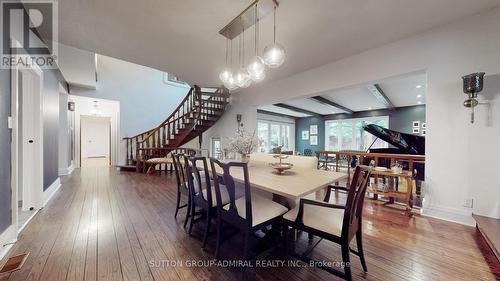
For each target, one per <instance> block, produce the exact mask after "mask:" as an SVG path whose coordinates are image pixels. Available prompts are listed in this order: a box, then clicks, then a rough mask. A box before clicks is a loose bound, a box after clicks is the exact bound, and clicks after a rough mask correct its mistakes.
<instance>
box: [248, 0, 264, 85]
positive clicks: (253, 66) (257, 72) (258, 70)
mask: <svg viewBox="0 0 500 281" xmlns="http://www.w3.org/2000/svg"><path fill="white" fill-rule="evenodd" d="M257 8H258V7H257V4H255V46H254V47H255V50H254V51H255V57H254V58H253V59H252V60H251V61H250V63H249V64H248V67H247V71H248V74H249V75H250V79H252V80H253V81H255V82H260V81H262V80H264V78H265V77H266V73H265V70H266V66H265V65H264V62H263V61H262V58H261V57H260V56H259V32H260V30H259V17H258V15H257V12H258V9H257Z"/></svg>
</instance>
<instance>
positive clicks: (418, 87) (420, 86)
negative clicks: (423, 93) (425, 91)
mask: <svg viewBox="0 0 500 281" xmlns="http://www.w3.org/2000/svg"><path fill="white" fill-rule="evenodd" d="M422 87H423V86H422V85H417V86H415V88H417V89H421V88H422Z"/></svg>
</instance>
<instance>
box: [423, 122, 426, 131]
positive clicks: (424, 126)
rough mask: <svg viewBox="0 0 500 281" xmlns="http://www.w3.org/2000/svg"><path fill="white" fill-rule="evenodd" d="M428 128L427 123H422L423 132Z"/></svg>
mask: <svg viewBox="0 0 500 281" xmlns="http://www.w3.org/2000/svg"><path fill="white" fill-rule="evenodd" d="M426 128H427V123H425V122H422V130H423V129H426Z"/></svg>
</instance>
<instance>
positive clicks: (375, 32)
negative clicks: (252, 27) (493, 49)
mask: <svg viewBox="0 0 500 281" xmlns="http://www.w3.org/2000/svg"><path fill="white" fill-rule="evenodd" d="M251 2H252V1H251V0H211V1H206V0H182V1H174V0H162V1H136V0H133V1H132V0H107V1H102V0H85V1H84V0H64V1H59V41H61V42H62V43H63V44H67V45H71V46H75V47H77V48H81V49H84V50H89V51H93V52H97V53H99V54H103V55H107V56H111V57H115V58H119V59H123V60H126V61H130V62H134V63H138V64H142V65H146V66H149V67H153V68H157V69H160V70H164V71H169V72H172V73H174V74H176V75H177V76H179V77H180V78H181V79H184V80H186V81H188V82H189V83H191V84H199V85H219V84H220V82H219V81H218V78H217V76H218V72H219V71H220V70H221V68H222V67H223V64H224V54H225V53H224V47H225V40H224V38H223V37H222V36H221V35H219V34H218V31H219V30H220V28H222V27H223V26H225V25H226V24H227V23H228V22H229V21H230V20H232V18H234V17H235V16H236V15H238V14H239V13H240V12H241V11H242V10H243V9H244V8H245V7H246V6H247V5H249V4H250V3H251ZM280 2H281V5H280V6H281V7H280V8H279V9H278V19H277V22H278V38H277V40H278V41H279V42H281V43H282V44H283V45H284V46H285V47H286V50H287V60H286V61H285V64H284V65H283V66H282V67H280V68H278V69H273V70H272V71H270V72H269V75H268V78H267V81H270V80H274V79H278V78H282V77H286V76H289V75H291V74H294V73H298V72H301V71H304V70H307V69H310V68H313V67H316V66H319V65H323V64H325V63H328V62H331V61H335V60H338V59H341V58H345V57H348V56H351V55H353V54H356V53H360V52H362V51H365V50H368V49H371V48H374V47H376V46H380V45H383V44H386V43H389V42H392V41H396V40H399V39H402V38H405V37H408V36H411V35H414V34H417V33H420V32H423V31H425V30H428V29H430V28H433V27H436V26H439V25H443V24H446V23H449V22H450V21H453V20H457V19H460V18H462V17H465V16H468V15H472V14H475V13H478V12H480V11H483V10H487V9H491V8H492V7H493V6H498V5H499V4H500V3H499V1H498V0H419V1H414V0H377V1H366V0H349V1H346V0H308V1H304V0H281V1H280ZM271 20H272V18H271V17H267V18H265V19H264V20H263V21H262V23H261V31H262V34H261V42H262V46H261V49H263V46H264V44H265V43H266V42H269V41H270V40H271V30H272V28H271ZM249 33H253V32H249ZM246 37H247V38H248V39H249V41H247V42H248V45H247V50H251V49H252V48H251V47H250V46H251V44H252V43H251V42H250V40H252V39H251V38H253V36H251V35H250V34H248V36H246Z"/></svg>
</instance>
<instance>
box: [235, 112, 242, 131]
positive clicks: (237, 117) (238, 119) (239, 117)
mask: <svg viewBox="0 0 500 281" xmlns="http://www.w3.org/2000/svg"><path fill="white" fill-rule="evenodd" d="M241 119H242V116H241V114H236V122H238V130H239V129H240V127H243V124H242V123H241Z"/></svg>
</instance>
